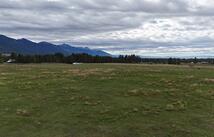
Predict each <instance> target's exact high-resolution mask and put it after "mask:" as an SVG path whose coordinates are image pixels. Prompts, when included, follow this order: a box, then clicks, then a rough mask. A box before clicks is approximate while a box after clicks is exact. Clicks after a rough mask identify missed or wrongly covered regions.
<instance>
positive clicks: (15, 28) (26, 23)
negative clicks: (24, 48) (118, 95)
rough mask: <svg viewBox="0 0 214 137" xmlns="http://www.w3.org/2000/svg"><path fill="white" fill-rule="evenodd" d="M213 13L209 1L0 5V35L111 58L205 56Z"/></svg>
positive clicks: (46, 0) (64, 0)
mask: <svg viewBox="0 0 214 137" xmlns="http://www.w3.org/2000/svg"><path fill="white" fill-rule="evenodd" d="M213 11H214V2H213V0H203V1H202V0H106V1H104V0H31V1H29V0H2V1H1V3H0V33H1V34H5V35H8V36H11V37H15V38H22V37H25V38H29V39H32V40H34V41H49V42H54V43H70V44H74V45H76V46H87V47H91V48H98V49H103V50H105V51H109V52H111V53H115V54H120V53H121V54H122V53H126V54H131V53H134V54H139V55H150V54H151V55H154V54H155V55H158V56H160V55H161V56H169V55H184V54H182V53H185V55H186V54H188V53H189V54H190V55H195V56H197V55H201V54H204V55H208V54H209V55H210V54H211V52H210V51H209V50H211V49H212V48H213V45H212V43H213V42H214V12H213ZM191 49H192V50H191ZM199 50H201V52H200V51H199Z"/></svg>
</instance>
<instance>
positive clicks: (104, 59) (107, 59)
mask: <svg viewBox="0 0 214 137" xmlns="http://www.w3.org/2000/svg"><path fill="white" fill-rule="evenodd" d="M8 60H12V61H13V62H14V63H69V64H72V63H74V62H78V63H147V64H177V65H179V64H181V63H194V64H196V63H204V64H214V59H211V58H210V59H197V58H191V59H181V58H141V57H139V56H136V55H120V56H117V57H111V56H91V55H88V54H72V55H70V56H64V55H63V54H61V53H56V54H53V55H22V54H16V53H12V54H11V55H10V56H2V55H1V54H0V63H2V62H7V61H8Z"/></svg>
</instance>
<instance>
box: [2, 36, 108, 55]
mask: <svg viewBox="0 0 214 137" xmlns="http://www.w3.org/2000/svg"><path fill="white" fill-rule="evenodd" d="M12 52H14V53H17V54H26V55H35V54H37V55H44V54H55V53H63V54H64V55H71V54H78V53H86V54H89V55H93V56H96V55H98V56H111V55H110V54H108V53H106V52H104V51H101V50H93V49H89V48H81V47H73V46H70V45H68V44H62V45H54V44H52V43H48V42H40V43H35V42H32V41H30V40H28V39H24V38H23V39H13V38H9V37H7V36H4V35H0V53H12Z"/></svg>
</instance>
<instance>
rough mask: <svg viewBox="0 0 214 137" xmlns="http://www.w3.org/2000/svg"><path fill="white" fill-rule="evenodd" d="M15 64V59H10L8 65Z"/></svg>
mask: <svg viewBox="0 0 214 137" xmlns="http://www.w3.org/2000/svg"><path fill="white" fill-rule="evenodd" d="M14 62H16V60H15V59H9V60H8V61H7V62H6V63H14Z"/></svg>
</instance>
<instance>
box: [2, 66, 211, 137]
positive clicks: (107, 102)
mask: <svg viewBox="0 0 214 137" xmlns="http://www.w3.org/2000/svg"><path fill="white" fill-rule="evenodd" d="M0 137H214V67H212V66H210V67H209V66H207V67H203V66H201V67H200V66H192V67H190V66H183V65H178V66H170V65H140V64H139V65H137V64H136V65H134V64H79V65H68V64H28V65H18V64H3V65H0Z"/></svg>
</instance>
